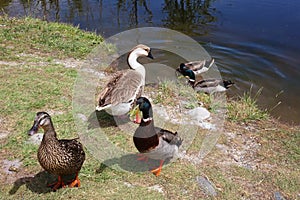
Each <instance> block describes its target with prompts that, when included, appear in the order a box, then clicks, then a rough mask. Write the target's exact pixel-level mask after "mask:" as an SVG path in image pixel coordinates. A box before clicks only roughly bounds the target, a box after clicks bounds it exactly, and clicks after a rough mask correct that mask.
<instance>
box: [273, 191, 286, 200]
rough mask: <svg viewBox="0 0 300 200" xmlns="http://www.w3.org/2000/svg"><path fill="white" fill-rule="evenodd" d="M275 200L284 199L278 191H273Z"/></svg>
mask: <svg viewBox="0 0 300 200" xmlns="http://www.w3.org/2000/svg"><path fill="white" fill-rule="evenodd" d="M274 198H275V200H285V198H284V197H283V196H282V195H281V194H280V192H274Z"/></svg>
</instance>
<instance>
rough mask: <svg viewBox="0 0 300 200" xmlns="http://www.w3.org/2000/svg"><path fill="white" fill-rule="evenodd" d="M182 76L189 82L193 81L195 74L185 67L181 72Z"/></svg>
mask: <svg viewBox="0 0 300 200" xmlns="http://www.w3.org/2000/svg"><path fill="white" fill-rule="evenodd" d="M181 73H182V75H183V76H186V77H188V78H189V79H190V80H193V81H195V79H196V78H195V73H194V72H193V70H191V69H188V68H187V67H185V68H183V70H182V71H181Z"/></svg>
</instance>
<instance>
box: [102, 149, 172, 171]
mask: <svg viewBox="0 0 300 200" xmlns="http://www.w3.org/2000/svg"><path fill="white" fill-rule="evenodd" d="M138 155H140V154H126V155H123V156H121V157H120V158H112V159H108V160H105V161H104V162H102V163H101V165H100V166H99V168H98V169H97V170H96V172H97V173H101V172H102V171H104V170H105V168H107V167H110V168H112V169H115V170H122V171H127V172H146V171H150V170H152V169H155V168H157V167H158V166H159V160H153V159H150V158H149V159H148V161H145V160H137V158H139V156H138ZM168 163H170V160H169V159H168V160H166V161H165V162H164V165H165V164H168Z"/></svg>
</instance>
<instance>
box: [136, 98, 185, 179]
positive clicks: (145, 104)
mask: <svg viewBox="0 0 300 200" xmlns="http://www.w3.org/2000/svg"><path fill="white" fill-rule="evenodd" d="M136 104H137V106H136V108H137V111H136V112H139V111H141V112H142V115H143V117H142V119H141V121H140V125H139V127H138V128H137V129H136V131H135V133H134V136H133V142H134V145H135V147H136V148H137V150H138V151H139V152H140V153H141V154H140V156H141V158H142V159H146V160H147V159H148V158H151V159H154V160H160V165H159V167H158V168H156V169H153V170H151V172H152V173H154V174H155V175H156V176H158V175H159V174H160V172H161V169H162V166H163V163H164V161H165V160H166V159H168V158H172V157H173V156H174V155H175V154H176V153H177V152H178V148H179V146H180V145H181V143H182V139H181V138H180V137H179V136H178V134H177V132H175V133H172V132H171V131H168V130H164V129H161V128H158V127H155V126H154V120H153V112H152V106H151V103H150V101H149V100H148V99H147V98H145V97H139V98H138V99H137V101H136ZM141 158H139V160H140V159H141Z"/></svg>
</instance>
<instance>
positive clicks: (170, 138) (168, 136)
mask: <svg viewBox="0 0 300 200" xmlns="http://www.w3.org/2000/svg"><path fill="white" fill-rule="evenodd" d="M155 131H156V133H157V134H158V135H159V137H162V139H163V140H165V141H167V142H168V143H170V144H176V145H178V146H180V145H181V143H182V139H181V138H180V137H179V136H178V134H177V132H175V133H173V132H171V131H168V130H165V129H161V128H158V127H155Z"/></svg>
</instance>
